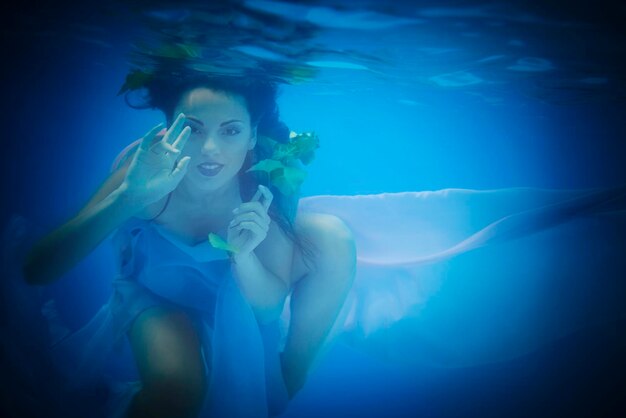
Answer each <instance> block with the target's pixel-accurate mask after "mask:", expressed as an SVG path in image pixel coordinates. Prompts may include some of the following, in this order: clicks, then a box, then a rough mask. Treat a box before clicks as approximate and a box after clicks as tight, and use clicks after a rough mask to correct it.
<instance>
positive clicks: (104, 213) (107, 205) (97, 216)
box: [23, 167, 142, 285]
mask: <svg viewBox="0 0 626 418" xmlns="http://www.w3.org/2000/svg"><path fill="white" fill-rule="evenodd" d="M125 168H126V167H125ZM125 168H121V169H119V170H118V171H116V172H115V173H113V174H112V175H111V176H110V177H109V179H107V181H105V182H104V184H103V185H102V187H101V188H100V189H99V190H98V192H97V193H96V194H95V195H94V197H93V198H92V199H91V200H90V201H89V202H88V203H87V204H86V205H85V207H84V208H83V209H82V210H80V212H79V213H78V214H77V215H76V216H74V217H73V218H72V219H70V220H69V221H68V222H66V223H64V224H63V225H61V226H60V227H58V228H57V229H55V230H54V231H52V232H51V233H49V234H48V235H46V236H44V237H43V238H42V239H40V240H39V241H38V242H36V243H35V245H34V246H33V247H32V248H31V249H30V251H29V252H28V254H27V255H26V258H25V260H24V264H23V273H24V279H25V281H26V282H27V283H29V284H33V285H43V284H48V283H51V282H53V281H54V280H56V279H57V278H59V277H60V276H62V275H63V274H64V273H65V272H67V271H68V270H69V269H71V268H72V267H74V266H75V265H76V264H77V263H78V262H79V261H80V260H82V259H83V258H85V257H86V256H87V255H88V254H89V253H90V252H91V251H93V250H94V249H95V248H96V247H97V246H98V244H100V242H102V241H103V240H104V239H105V238H106V237H107V236H108V235H109V234H110V233H111V232H112V231H113V230H114V229H115V228H117V227H118V226H119V225H120V224H122V223H123V222H124V221H125V220H127V219H128V218H130V217H131V216H133V215H134V214H135V213H136V212H138V211H139V210H141V209H142V208H141V207H139V206H136V205H134V204H133V202H132V200H131V199H129V196H128V195H127V194H126V193H125V189H124V187H123V186H122V185H121V183H122V179H123V178H124V176H123V174H124V172H125Z"/></svg>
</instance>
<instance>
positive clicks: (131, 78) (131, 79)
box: [117, 70, 152, 96]
mask: <svg viewBox="0 0 626 418" xmlns="http://www.w3.org/2000/svg"><path fill="white" fill-rule="evenodd" d="M151 79H152V74H150V73H146V72H144V71H141V70H133V71H131V72H130V73H128V75H126V81H124V85H123V86H122V88H121V89H120V91H119V92H118V93H117V95H118V96H119V95H120V94H123V93H126V92H127V91H129V90H138V89H140V88H142V87H144V86H145V85H146V84H148V82H150V80H151Z"/></svg>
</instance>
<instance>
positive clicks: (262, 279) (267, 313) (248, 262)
mask: <svg viewBox="0 0 626 418" xmlns="http://www.w3.org/2000/svg"><path fill="white" fill-rule="evenodd" d="M232 261H233V263H232V269H233V275H234V277H235V280H236V281H237V284H238V285H239V288H240V289H241V292H242V293H243V295H244V297H245V298H246V300H247V301H248V302H249V303H250V306H252V309H253V310H254V312H255V314H256V316H257V318H258V319H259V321H260V322H262V323H268V322H271V321H273V320H275V319H277V318H278V316H279V315H280V313H281V312H282V308H283V304H284V302H285V298H286V297H287V294H288V291H289V288H288V286H287V284H286V283H285V282H284V281H283V280H281V279H280V278H279V277H278V276H276V275H275V274H274V273H272V272H270V271H269V270H267V269H266V268H265V266H264V265H263V264H262V263H261V261H260V260H259V258H258V257H257V256H256V254H255V253H254V251H252V252H250V253H249V254H246V255H243V256H237V255H235V256H233V258H232Z"/></svg>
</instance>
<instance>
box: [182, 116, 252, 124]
mask: <svg viewBox="0 0 626 418" xmlns="http://www.w3.org/2000/svg"><path fill="white" fill-rule="evenodd" d="M186 118H187V119H188V120H190V121H192V122H195V123H197V124H198V125H200V126H204V123H202V121H201V120H200V119H198V118H195V117H193V116H186ZM233 122H241V123H243V121H242V120H239V119H231V120H227V121H226V122H222V123H220V126H224V125H228V124H229V123H233Z"/></svg>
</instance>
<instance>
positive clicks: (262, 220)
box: [227, 185, 274, 257]
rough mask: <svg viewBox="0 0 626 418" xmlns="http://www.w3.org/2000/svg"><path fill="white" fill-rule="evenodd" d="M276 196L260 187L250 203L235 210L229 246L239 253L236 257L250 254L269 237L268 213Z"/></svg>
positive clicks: (229, 232)
mask: <svg viewBox="0 0 626 418" xmlns="http://www.w3.org/2000/svg"><path fill="white" fill-rule="evenodd" d="M273 198H274V196H273V195H272V192H271V191H270V189H268V188H267V187H265V186H263V185H259V190H257V192H256V194H255V195H254V197H253V198H252V200H251V201H250V202H245V203H242V204H241V205H239V207H238V208H237V209H235V211H234V213H235V217H234V218H233V220H232V221H231V222H230V224H229V225H228V239H227V240H228V244H230V245H232V246H233V247H235V248H237V249H238V250H239V251H238V252H237V254H236V257H241V256H245V255H247V254H249V253H250V252H251V251H252V250H254V249H255V248H256V247H257V246H258V245H259V244H260V243H261V242H262V241H263V240H264V239H265V237H266V236H267V231H268V230H269V225H270V221H271V219H270V217H269V215H268V214H267V211H268V209H269V207H270V205H271V204H272V199H273Z"/></svg>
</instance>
